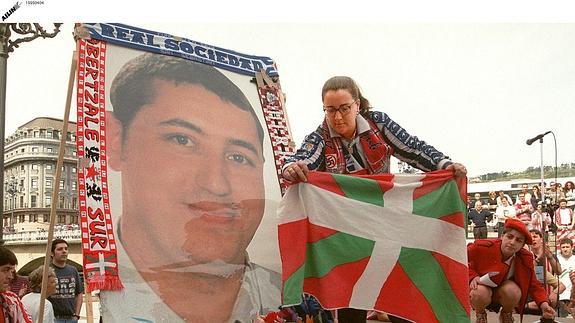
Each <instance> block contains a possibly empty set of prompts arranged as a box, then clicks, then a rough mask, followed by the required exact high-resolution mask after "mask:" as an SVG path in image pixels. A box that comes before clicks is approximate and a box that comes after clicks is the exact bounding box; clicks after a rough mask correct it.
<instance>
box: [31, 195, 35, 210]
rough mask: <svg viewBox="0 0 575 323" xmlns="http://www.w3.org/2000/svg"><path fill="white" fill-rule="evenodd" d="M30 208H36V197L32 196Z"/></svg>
mask: <svg viewBox="0 0 575 323" xmlns="http://www.w3.org/2000/svg"><path fill="white" fill-rule="evenodd" d="M30 207H36V195H30Z"/></svg>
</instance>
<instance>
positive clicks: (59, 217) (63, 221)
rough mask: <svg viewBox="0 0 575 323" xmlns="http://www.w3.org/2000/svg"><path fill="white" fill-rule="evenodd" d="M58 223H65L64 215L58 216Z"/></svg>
mask: <svg viewBox="0 0 575 323" xmlns="http://www.w3.org/2000/svg"><path fill="white" fill-rule="evenodd" d="M58 223H66V215H62V214H60V215H58Z"/></svg>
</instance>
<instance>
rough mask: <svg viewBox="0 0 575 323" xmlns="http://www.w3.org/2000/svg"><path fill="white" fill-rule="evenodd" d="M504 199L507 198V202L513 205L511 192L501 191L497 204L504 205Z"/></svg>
mask: <svg viewBox="0 0 575 323" xmlns="http://www.w3.org/2000/svg"><path fill="white" fill-rule="evenodd" d="M503 199H507V203H508V204H509V205H513V200H512V199H511V196H509V194H507V193H505V192H503V191H499V196H497V206H501V205H503Z"/></svg>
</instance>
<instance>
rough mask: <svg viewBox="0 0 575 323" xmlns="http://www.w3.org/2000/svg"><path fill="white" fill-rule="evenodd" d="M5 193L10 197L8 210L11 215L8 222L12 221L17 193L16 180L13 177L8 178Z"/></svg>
mask: <svg viewBox="0 0 575 323" xmlns="http://www.w3.org/2000/svg"><path fill="white" fill-rule="evenodd" d="M6 193H8V195H10V204H11V205H10V208H11V210H12V215H11V216H10V222H12V223H13V221H14V209H15V208H16V199H17V195H16V193H18V180H17V179H16V177H14V176H10V181H8V182H7V185H6Z"/></svg>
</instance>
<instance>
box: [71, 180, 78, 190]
mask: <svg viewBox="0 0 575 323" xmlns="http://www.w3.org/2000/svg"><path fill="white" fill-rule="evenodd" d="M77 186H78V183H77V182H76V181H72V191H75V190H76V189H77V188H78V187H77Z"/></svg>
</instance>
